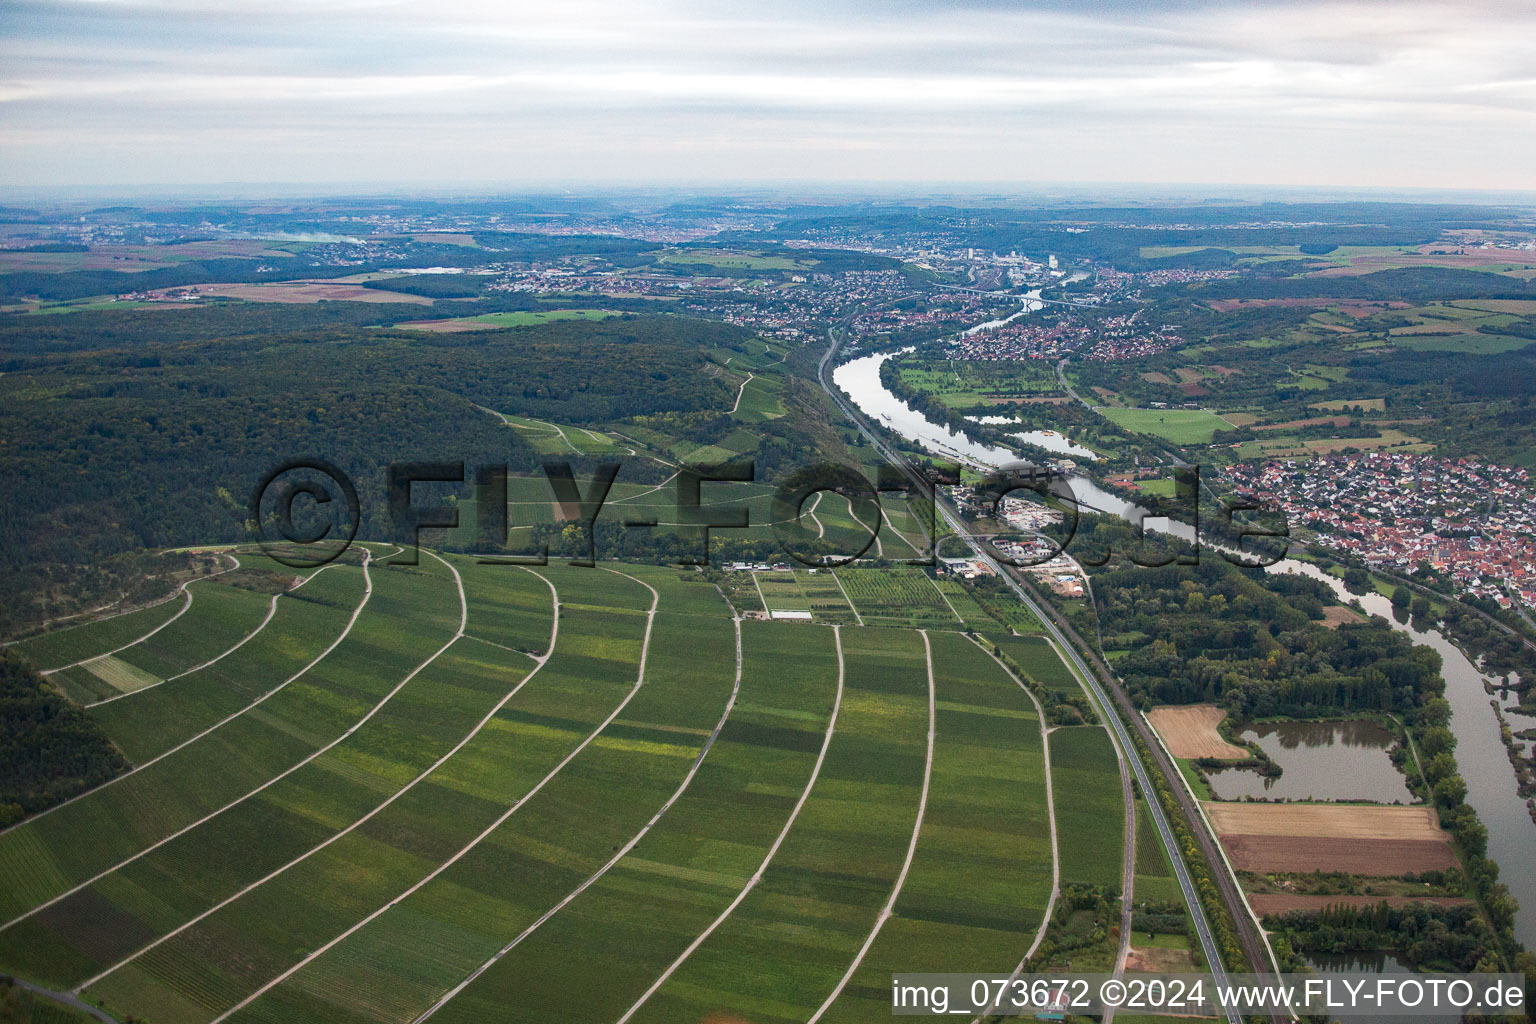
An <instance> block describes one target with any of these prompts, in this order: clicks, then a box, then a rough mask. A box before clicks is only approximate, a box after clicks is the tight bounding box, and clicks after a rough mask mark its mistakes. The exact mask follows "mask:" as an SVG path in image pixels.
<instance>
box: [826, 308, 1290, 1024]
mask: <svg viewBox="0 0 1536 1024" xmlns="http://www.w3.org/2000/svg"><path fill="white" fill-rule="evenodd" d="M851 319H852V317H851V316H850V317H849V318H848V319H846V320H844V321H843V323H842V324H840V325H839V327H835V328H833V329H832V330H831V331H829V332H828V333H829V337H830V341H831V343H830V344H829V345H828V346H827V351H826V353H825V354H824V355H823V356H822V357H821V360H820V362H819V363H818V364H817V369H816V374H817V379H818V380H819V381H820V383H821V386H822V388H823V390H825V391H826V393H827V394H828V395H829V396H831V398H832V400H833V401H834V402H835V403H837V406H838V408H839V409H841V410H842V411H843V414H844V415H845V416H847V417H848V419H849V420H850V421H851V422H852V423H853V424H854V425H855V426H856V427H858V429H859V433H860V434H862V435H863V436H864V438H865V439H866V440H867V441H869V443H870V444H871V445H873V446H874V448H875V450H876V451H878V452H879V453H880V454H881V456H883V457H884V458H885V459H886V460H887V461H889V462H890V463H891V464H892V465H894V466H896V467H897V468H898V469H900V470H902V471H903V472H904V473H906V474H907V475H908V476H909V477H911V478H912V479H913V481H914V482H915V483H917V484H918V485H919V486H920V487H921V488H922V491H923V492H926V491H927V490H928V484H927V481H925V480H923V479H922V478H921V476H920V475H919V474H918V473H917V471H916V470H915V469H913V468H912V467H911V466H910V465H909V464H908V463H907V461H906V460H905V459H904V458H902V457H901V456H899V455H898V454H896V452H894V451H892V450H891V448H890V447H889V446H888V445H887V444H886V443H885V441H884V439H883V438H881V437H880V436H879V435H877V434H876V433H875V432H874V431H873V430H871V429H870V428H869V426H868V424H867V423H866V422H865V420H864V418H863V416H862V414H860V413H859V412H858V411H857V410H856V409H854V408H853V407H852V406H851V404H850V403H849V402H847V401H846V400H845V399H844V398H843V396H842V393H841V392H839V391H838V390H837V388H835V387H833V386H832V381H831V376H830V373H831V366H832V361H833V359H834V357H835V356H836V354H837V348H838V343H839V338H838V334H837V332H838V330H839V329H840V328H843V327H845V326H846V324H847V323H848V322H849V321H851ZM920 493H921V492H920ZM933 503H934V507H935V508H936V509H938V510H939V512H940V514H942V515H943V516H944V520H945V522H947V523H948V524H949V526H950V528H951V529H953V530H954V531H955V532H956V533H957V534H958V535H960V536H962V537H966V538H967V540H968V541H969V538H970V532H969V530H968V529H967V528H966V527H965V524H964V522H963V521H962V520H961V519H960V517H959V515H958V514H957V513H956V512H955V511H954V510H953V509H951V508H950V507H949V505H948V504H947V503H946V502H945V501H943V500H942V498H941V497H940V495H939V493H938V492H937V490H936V489H935V490H934V493H933ZM971 546H972V550H973V551H975V552H976V555H977V557H978V558H979V559H980V560H981V561H982V562H984V563H986V564H987V565H988V566H989V567H990V568H991V569H992V570H993V571H994V572H995V573H997V575H998V578H1000V579H1002V580H1003V581H1004V582H1005V583H1006V584H1007V585H1008V587H1009V588H1010V589H1011V590H1012V591H1013V592H1014V594H1015V595H1016V596H1017V597H1018V598H1019V600H1020V601H1022V602H1024V605H1025V606H1026V607H1027V608H1029V610H1030V611H1031V612H1033V613H1034V615H1035V617H1036V618H1037V619H1039V620H1040V622H1041V624H1042V625H1044V627H1045V629H1046V631H1047V633H1049V635H1050V637H1051V639H1052V640H1053V641H1055V643H1056V644H1057V645H1058V647H1059V648H1060V649H1061V651H1062V652H1063V653H1065V654H1066V655H1067V656H1068V657H1069V658H1071V660H1072V663H1073V665H1074V666H1075V667H1076V669H1077V671H1078V673H1079V674H1080V675H1081V677H1082V679H1083V680H1084V682H1085V683H1086V684H1087V686H1088V688H1089V689H1090V691H1092V693H1093V696H1094V699H1095V700H1096V701H1097V702H1098V704H1099V707H1100V708H1101V709H1102V711H1103V713H1104V717H1105V719H1106V721H1107V722H1108V724H1109V726H1110V728H1111V729H1112V730H1114V733H1115V736H1116V738H1117V740H1118V742H1119V744H1120V747H1121V749H1122V750H1123V751H1124V753H1125V757H1126V760H1127V762H1128V763H1129V764H1130V766H1131V770H1132V772H1133V773H1134V774H1135V776H1136V781H1137V783H1138V784H1139V785H1140V786H1141V791H1142V793H1143V794H1145V795H1146V797H1147V799H1146V805H1147V809H1148V810H1149V811H1150V812H1151V816H1152V821H1153V824H1154V825H1155V826H1156V828H1157V833H1158V836H1159V838H1160V839H1161V840H1162V843H1163V849H1164V850H1165V851H1167V854H1168V861H1169V863H1170V864H1172V865H1173V869H1174V873H1175V875H1176V876H1177V878H1178V882H1179V889H1180V891H1181V892H1182V893H1183V894H1184V903H1185V905H1186V906H1187V907H1188V908H1189V915H1190V920H1191V921H1193V922H1194V927H1195V933H1196V936H1197V937H1198V939H1199V940H1200V948H1201V950H1202V952H1203V953H1204V954H1205V961H1206V963H1207V964H1208V965H1209V968H1210V971H1211V976H1212V978H1213V979H1214V980H1215V982H1216V984H1217V985H1225V984H1228V983H1229V978H1228V974H1227V969H1226V966H1225V964H1224V963H1223V962H1222V959H1221V953H1220V951H1219V950H1218V949H1217V947H1216V940H1215V936H1214V935H1213V933H1212V931H1211V925H1210V921H1209V920H1208V919H1207V918H1206V915H1205V908H1204V907H1203V906H1202V905H1201V903H1200V897H1199V895H1198V894H1197V893H1196V892H1195V886H1194V881H1193V880H1192V879H1191V878H1190V876H1189V869H1188V867H1187V866H1186V865H1185V863H1184V857H1183V854H1182V852H1181V851H1180V849H1179V844H1178V841H1177V840H1176V838H1175V837H1174V834H1173V828H1172V826H1170V825H1169V824H1168V819H1167V816H1166V815H1165V814H1164V813H1163V807H1162V803H1161V801H1159V800H1158V799H1156V793H1157V790H1156V789H1155V788H1154V787H1153V785H1152V780H1151V777H1150V775H1149V774H1148V772H1147V768H1146V765H1145V764H1144V763H1143V762H1142V759H1141V757H1140V754H1139V752H1138V750H1137V748H1136V746H1135V744H1133V743H1132V742H1131V738H1130V734H1129V733H1128V732H1127V731H1126V727H1125V723H1124V722H1123V721H1122V720H1121V716H1120V715H1119V714H1116V713H1115V710H1114V709H1115V705H1114V704H1112V703H1111V702H1110V699H1109V696H1108V695H1107V694H1106V692H1105V689H1104V687H1103V685H1101V681H1100V679H1099V677H1098V676H1097V675H1096V674H1095V673H1094V672H1093V671H1092V670H1090V668H1089V666H1088V664H1087V662H1085V661H1084V660H1083V658H1082V655H1081V654H1079V653H1078V649H1077V647H1076V646H1075V645H1074V644H1073V643H1071V642H1069V640H1068V639H1067V636H1066V635H1065V633H1064V631H1063V627H1066V629H1067V630H1070V627H1067V626H1066V623H1065V622H1060V623H1058V618H1057V615H1056V613H1055V609H1054V608H1051V609H1049V611H1047V608H1046V607H1042V603H1041V602H1037V601H1036V600H1035V598H1034V596H1033V595H1032V594H1031V593H1030V592H1029V591H1028V590H1027V589H1026V588H1025V586H1024V585H1023V584H1022V583H1021V581H1020V580H1018V579H1017V578H1016V577H1015V576H1014V575H1013V574H1011V573H1009V572H1005V571H1004V568H1003V566H1002V565H1000V564H999V563H998V562H997V561H996V560H995V559H994V558H993V557H992V556H991V555H990V554H988V553H987V551H986V550H985V548H984V547H983V546H981V545H977V544H974V543H973V544H972V545H971ZM1111 685H1112V684H1111ZM1116 689H1117V690H1118V688H1116ZM1116 696H1117V697H1118V698H1120V699H1119V701H1118V703H1119V704H1120V705H1121V706H1122V707H1127V708H1129V700H1128V698H1126V697H1125V695H1124V693H1123V692H1117V694H1116ZM1130 714H1131V715H1132V716H1133V717H1132V721H1134V722H1137V723H1140V718H1139V717H1137V716H1134V710H1131V711H1130ZM1147 746H1148V749H1149V750H1153V751H1154V756H1155V751H1156V744H1155V741H1152V742H1149V743H1148V744H1147ZM1163 771H1164V774H1165V775H1166V774H1167V768H1166V767H1164V769H1163ZM1168 784H1169V786H1170V787H1171V788H1172V789H1173V792H1174V793H1175V794H1182V793H1183V789H1182V786H1181V785H1180V783H1179V781H1178V780H1177V779H1173V778H1170V779H1169V780H1168ZM1190 827H1191V831H1193V832H1194V833H1195V835H1196V837H1197V839H1205V838H1207V837H1206V833H1205V832H1204V830H1203V828H1202V826H1201V825H1200V820H1199V818H1198V816H1195V817H1192V818H1191V819H1190ZM1202 845H1204V844H1202ZM1207 856H1208V857H1209V854H1207ZM1219 865H1220V861H1212V872H1211V873H1212V875H1213V876H1214V877H1216V878H1218V879H1219V880H1220V881H1225V882H1228V884H1229V886H1231V888H1232V890H1233V891H1232V892H1231V893H1228V892H1227V887H1225V886H1224V887H1222V888H1223V898H1224V899H1226V901H1227V905H1228V909H1229V910H1230V911H1231V913H1232V917H1233V920H1234V921H1236V922H1238V927H1239V931H1240V934H1241V933H1243V928H1242V926H1243V923H1244V922H1247V921H1248V915H1247V910H1246V909H1245V907H1244V905H1243V903H1242V896H1241V894H1240V893H1237V892H1236V891H1235V886H1232V885H1231V882H1230V879H1229V878H1227V877H1226V876H1225V873H1224V872H1222V871H1221V869H1220V867H1219ZM1259 942H1260V949H1259V955H1257V956H1256V955H1255V952H1254V951H1253V950H1249V952H1248V956H1249V959H1250V960H1251V961H1252V962H1253V965H1254V970H1256V971H1262V970H1263V968H1264V966H1265V965H1266V964H1267V962H1268V961H1267V958H1266V957H1265V956H1263V953H1262V939H1260V940H1259ZM1246 945H1247V943H1246V942H1245V946H1246ZM1223 1012H1224V1013H1225V1014H1226V1018H1227V1020H1228V1021H1229V1022H1230V1024H1241V1021H1242V1017H1241V1015H1240V1014H1238V1013H1237V1012H1236V1011H1235V1010H1230V1009H1228V1010H1225V1011H1223ZM1277 1019H1280V1018H1277Z"/></svg>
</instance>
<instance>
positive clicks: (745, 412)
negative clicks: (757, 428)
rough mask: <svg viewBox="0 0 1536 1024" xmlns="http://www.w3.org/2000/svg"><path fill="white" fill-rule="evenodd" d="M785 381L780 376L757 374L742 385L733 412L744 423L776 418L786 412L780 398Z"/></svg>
mask: <svg viewBox="0 0 1536 1024" xmlns="http://www.w3.org/2000/svg"><path fill="white" fill-rule="evenodd" d="M783 391H784V382H783V381H782V380H781V379H779V378H778V377H773V376H768V375H764V374H755V375H754V376H753V377H752V379H751V380H749V381H747V382H745V383H744V384H743V385H742V387H741V399H740V401H739V402H737V404H736V409H735V411H734V412H733V413H732V415H734V416H735V417H736V418H737V419H738V420H741V421H742V422H743V423H762V422H764V421H765V420H776V419H778V418H779V417H781V416H783V415H784V414H785V412H786V410H785V408H784V402H783V400H782V399H781V398H780V396H781V395H782V394H783Z"/></svg>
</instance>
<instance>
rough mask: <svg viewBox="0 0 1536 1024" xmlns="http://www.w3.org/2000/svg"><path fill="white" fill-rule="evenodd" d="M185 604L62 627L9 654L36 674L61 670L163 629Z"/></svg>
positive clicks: (166, 604)
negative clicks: (38, 671)
mask: <svg viewBox="0 0 1536 1024" xmlns="http://www.w3.org/2000/svg"><path fill="white" fill-rule="evenodd" d="M185 604H186V598H185V597H176V598H173V599H172V600H170V601H162V602H161V603H160V604H157V605H154V606H153V607H150V608H140V609H139V610H138V611H135V612H128V613H127V614H125V615H114V616H112V617H111V618H106V619H98V620H97V621H95V622H87V623H82V624H81V625H78V626H66V627H65V628H63V629H55V630H52V631H50V632H47V633H43V634H41V635H39V636H34V637H29V638H27V639H26V640H21V641H19V642H17V643H16V644H15V645H14V646H13V647H12V650H14V651H15V652H16V653H17V654H19V655H21V656H22V657H23V658H26V659H27V660H28V661H30V662H31V663H32V664H33V665H35V666H36V667H37V668H38V669H39V670H40V671H45V672H46V671H49V670H52V669H58V668H62V667H63V666H65V665H70V664H73V663H75V662H77V661H84V660H86V659H87V658H96V657H100V656H101V655H103V654H106V653H107V652H108V651H112V650H116V649H117V648H119V647H122V646H124V645H125V644H131V643H133V642H134V641H135V640H137V639H139V638H140V637H142V636H143V635H144V634H146V633H148V632H150V631H151V630H153V629H156V628H158V627H160V626H163V625H165V623H166V622H167V621H168V620H169V619H170V618H171V617H172V616H173V615H176V614H178V613H180V612H181V610H182V607H183V606H184V605H185Z"/></svg>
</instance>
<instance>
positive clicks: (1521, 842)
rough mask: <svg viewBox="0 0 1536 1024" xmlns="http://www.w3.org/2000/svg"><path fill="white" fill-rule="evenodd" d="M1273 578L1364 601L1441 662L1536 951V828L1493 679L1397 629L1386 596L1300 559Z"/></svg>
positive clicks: (1426, 636) (1486, 814)
mask: <svg viewBox="0 0 1536 1024" xmlns="http://www.w3.org/2000/svg"><path fill="white" fill-rule="evenodd" d="M1270 571H1271V572H1292V573H1297V574H1299V575H1302V576H1307V577H1309V578H1311V579H1314V580H1317V581H1319V582H1321V583H1326V584H1327V585H1328V586H1329V588H1330V589H1332V590H1333V592H1334V593H1335V594H1337V595H1338V597H1339V600H1341V601H1346V602H1348V601H1359V602H1360V604H1361V606H1363V607H1364V608H1365V610H1366V611H1367V612H1369V613H1370V614H1372V615H1379V616H1381V617H1382V618H1383V619H1386V620H1387V622H1388V623H1390V624H1391V626H1392V628H1393V629H1396V630H1400V631H1401V632H1404V633H1407V634H1408V635H1409V636H1411V637H1412V638H1413V642H1414V643H1416V644H1423V645H1424V646H1426V647H1429V648H1432V649H1433V650H1434V651H1435V652H1436V653H1438V654H1439V655H1440V658H1441V661H1442V666H1441V675H1443V676H1445V699H1446V700H1448V701H1449V702H1450V704H1451V731H1452V732H1454V733H1455V734H1456V761H1457V763H1458V764H1459V765H1460V766H1461V774H1462V777H1463V778H1465V779H1466V780H1467V803H1468V804H1469V805H1471V807H1472V808H1473V809H1474V810H1476V811H1477V816H1478V817H1479V818H1480V819H1482V822H1483V824H1484V825H1486V826H1487V827H1488V856H1490V857H1492V858H1493V859H1494V860H1495V861H1497V862H1498V865H1499V880H1500V881H1502V882H1504V883H1505V884H1506V885H1508V886H1509V889H1510V891H1511V892H1512V893H1514V896H1515V898H1516V899H1517V900H1519V901H1520V912H1519V913H1518V914H1517V915H1516V916H1515V938H1517V939H1519V940H1520V941H1521V942H1522V943H1524V944H1525V946H1526V947H1527V948H1536V857H1532V856H1531V850H1532V848H1533V844H1536V824H1533V823H1532V822H1531V817H1530V814H1529V812H1527V811H1526V808H1525V798H1524V797H1522V796H1521V795H1520V787H1519V783H1518V782H1517V781H1516V780H1515V773H1514V771H1513V770H1512V769H1511V768H1510V766H1509V756H1508V755H1507V754H1506V753H1505V752H1504V742H1503V740H1502V739H1500V737H1499V720H1498V718H1497V717H1495V715H1494V713H1493V707H1492V704H1493V703H1494V698H1492V697H1490V696H1489V695H1488V691H1487V686H1489V685H1490V684H1492V683H1493V682H1494V680H1493V679H1491V678H1489V677H1488V676H1487V675H1484V674H1483V673H1482V672H1480V671H1478V669H1477V667H1476V666H1475V665H1473V664H1472V662H1470V661H1468V660H1467V657H1466V655H1464V654H1462V653H1461V648H1459V647H1457V646H1456V645H1455V644H1453V643H1451V642H1450V641H1449V640H1447V639H1446V638H1445V636H1444V635H1442V634H1441V633H1440V631H1439V630H1436V629H1421V628H1420V627H1419V626H1418V625H1416V624H1414V623H1413V622H1412V621H1409V622H1399V621H1398V620H1397V618H1396V617H1395V616H1394V615H1393V614H1392V603H1391V602H1390V601H1388V600H1387V599H1386V598H1385V597H1382V596H1381V595H1380V594H1377V593H1369V594H1364V595H1355V594H1351V593H1349V592H1348V591H1347V590H1345V589H1344V583H1343V581H1341V580H1339V579H1338V578H1337V577H1335V576H1330V575H1329V574H1328V573H1325V572H1323V570H1321V569H1319V568H1318V567H1317V566H1315V565H1313V564H1312V563H1310V562H1299V561H1297V560H1296V559H1294V558H1287V559H1286V560H1285V561H1283V562H1281V563H1280V564H1279V565H1276V566H1274V567H1272V568H1271V569H1270ZM1516 720H1517V721H1522V719H1516ZM1523 721H1529V720H1528V719H1524V720H1523Z"/></svg>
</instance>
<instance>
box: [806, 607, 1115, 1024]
mask: <svg viewBox="0 0 1536 1024" xmlns="http://www.w3.org/2000/svg"><path fill="white" fill-rule="evenodd" d="M930 642H931V644H932V652H933V662H934V671H935V676H936V678H935V692H936V695H937V707H938V713H937V723H936V726H935V732H936V739H935V745H934V758H933V777H932V783H931V787H930V792H929V797H928V806H927V812H926V814H925V816H924V821H923V831H922V834H921V835H920V836H919V839H918V844H917V849H916V855H915V856H914V858H913V860H912V870H911V873H910V874H909V875H908V876H907V880H906V884H905V885H904V886H903V888H902V891H901V897H900V899H898V900H897V903H896V913H895V916H893V917H891V918H890V919H889V920H888V921H887V922H886V923H885V926H884V928H883V929H882V930H881V932H880V934H879V936H878V937H877V938H876V941H875V943H874V944H873V945H872V946H871V947H870V949H869V952H868V954H867V955H866V956H865V958H864V962H863V964H862V965H861V966H860V968H859V970H858V971H857V972H856V973H854V974H853V976H852V977H851V978H850V979H849V983H848V986H847V987H846V988H845V989H844V990H843V992H842V994H841V996H840V997H839V998H838V1000H837V1001H836V1002H834V1003H833V1004H832V1006H831V1008H830V1009H829V1010H828V1012H827V1014H826V1016H824V1017H823V1018H822V1019H823V1020H826V1021H876V1020H883V1019H885V1018H887V1017H889V1016H890V1012H891V1011H890V997H889V993H888V991H887V986H888V985H889V983H890V976H891V974H892V973H893V972H896V971H901V970H905V969H906V967H905V966H904V965H906V964H911V963H924V964H925V969H931V970H935V971H997V972H1008V971H1011V970H1012V969H1013V967H1014V966H1015V965H1016V964H1017V963H1019V961H1021V960H1022V959H1023V958H1024V954H1025V953H1026V952H1027V951H1028V950H1029V948H1030V946H1031V944H1032V942H1033V937H1034V934H1035V931H1036V929H1038V928H1039V926H1040V924H1041V922H1042V920H1043V919H1044V917H1045V908H1046V906H1047V904H1048V902H1049V901H1050V898H1051V885H1050V879H1051V862H1052V855H1051V844H1050V817H1049V812H1048V809H1047V806H1046V800H1045V752H1044V748H1043V742H1042V736H1041V731H1040V720H1039V716H1038V714H1037V713H1036V711H1035V708H1034V706H1033V704H1032V703H1031V702H1030V700H1029V698H1028V697H1027V696H1026V695H1025V693H1024V691H1023V690H1022V689H1021V688H1020V687H1019V686H1018V685H1017V684H1016V683H1014V682H1013V681H1012V680H1011V679H1009V678H1008V676H1007V673H1006V672H1005V671H1004V670H1003V669H1002V667H1001V666H1000V665H999V664H998V663H997V662H995V661H994V660H993V659H992V658H991V657H989V656H988V655H987V653H986V652H985V651H983V650H982V649H981V648H979V647H977V646H976V645H975V644H973V643H971V642H970V641H968V640H965V639H964V638H962V637H960V636H959V635H957V634H953V633H933V634H930ZM1057 806H1058V808H1059V807H1060V804H1059V803H1058V805H1057ZM1059 813H1060V812H1059V811H1058V814H1059ZM1118 867H1119V866H1118V864H1117V865H1116V869H1117V870H1118Z"/></svg>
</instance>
